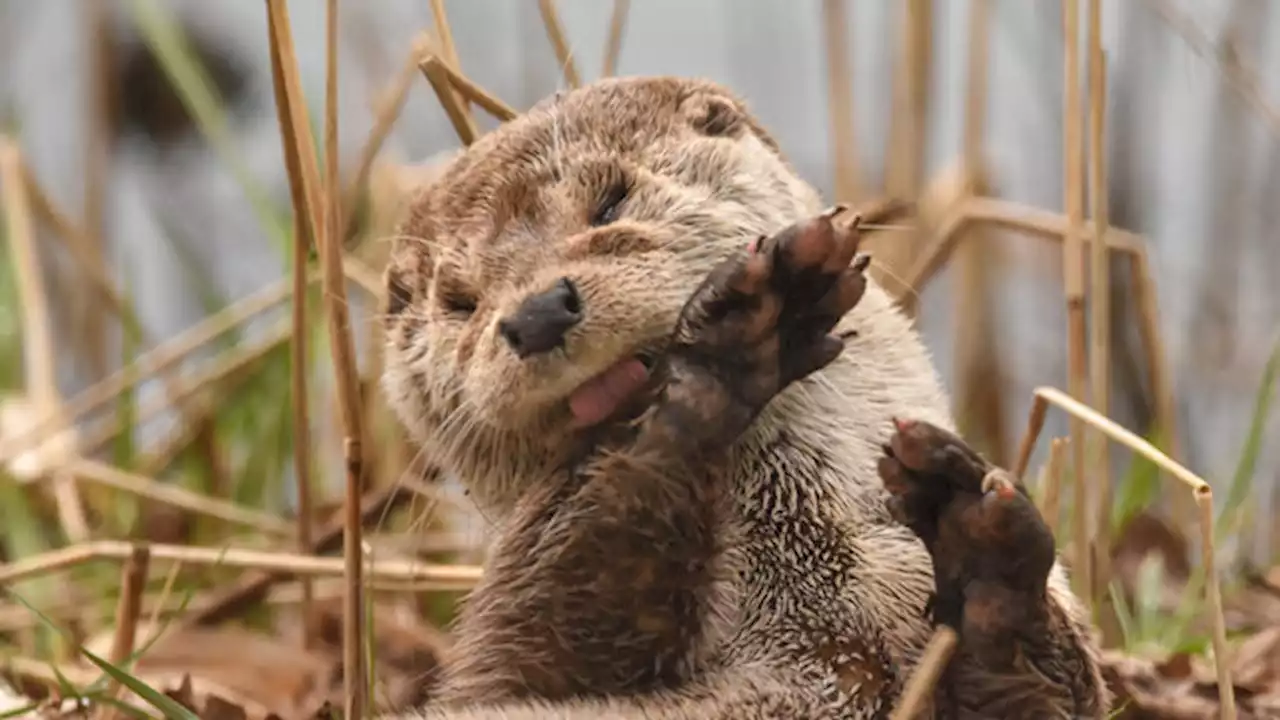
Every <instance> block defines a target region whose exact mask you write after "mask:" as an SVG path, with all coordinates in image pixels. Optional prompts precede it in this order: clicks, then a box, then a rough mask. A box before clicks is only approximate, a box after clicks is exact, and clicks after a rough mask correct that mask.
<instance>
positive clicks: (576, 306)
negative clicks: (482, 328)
mask: <svg viewBox="0 0 1280 720" xmlns="http://www.w3.org/2000/svg"><path fill="white" fill-rule="evenodd" d="M581 320H582V299H581V298H579V297H578V288H576V287H574V285H573V282H572V281H571V280H569V278H560V279H559V280H557V281H556V284H555V285H553V286H552V287H551V289H550V290H548V291H546V292H543V293H539V294H537V295H533V296H530V297H528V298H525V301H524V302H522V303H520V307H518V308H516V311H515V312H514V313H512V314H511V315H508V316H507V317H505V318H503V319H501V320H499V321H498V332H500V333H502V337H503V338H504V339H505V340H506V341H507V344H508V345H510V346H511V349H512V350H514V351H515V353H516V355H518V356H519V357H522V358H524V357H529V356H530V355H538V354H540V353H544V352H549V351H551V350H554V349H555V348H557V347H560V346H561V345H563V344H564V334H565V333H566V332H569V328H571V327H573V326H574V325H577V324H578V323H579V322H580V321H581Z"/></svg>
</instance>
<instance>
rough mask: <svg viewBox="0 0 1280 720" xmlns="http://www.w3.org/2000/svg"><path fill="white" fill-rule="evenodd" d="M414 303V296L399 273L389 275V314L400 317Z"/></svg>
mask: <svg viewBox="0 0 1280 720" xmlns="http://www.w3.org/2000/svg"><path fill="white" fill-rule="evenodd" d="M411 302H413V294H412V293H411V292H409V287H408V286H407V285H405V284H404V280H402V279H401V278H400V275H399V274H397V273H388V274H387V314H388V315H399V314H400V313H402V312H404V309H405V308H407V307H409V303H411Z"/></svg>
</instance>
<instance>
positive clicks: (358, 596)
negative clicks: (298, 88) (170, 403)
mask: <svg viewBox="0 0 1280 720" xmlns="http://www.w3.org/2000/svg"><path fill="white" fill-rule="evenodd" d="M324 110H325V112H324V160H325V163H324V165H325V190H326V195H327V197H326V204H325V210H326V213H325V221H326V222H325V226H324V227H325V229H324V232H323V233H321V234H319V235H318V238H317V239H318V240H319V239H321V238H322V240H320V243H319V244H320V248H319V250H320V262H321V268H322V269H323V271H324V279H323V282H324V290H325V292H324V299H325V310H326V313H325V314H326V316H327V317H328V320H329V344H330V352H331V353H332V355H333V366H334V367H333V369H334V374H335V376H336V380H337V387H338V401H339V407H340V408H341V413H342V432H343V436H344V438H343V454H344V457H345V459H346V466H347V473H346V498H345V502H344V510H345V513H344V515H345V523H344V528H343V556H344V560H345V562H344V566H345V573H344V577H345V578H346V583H347V592H346V597H345V598H344V600H345V602H344V603H343V614H342V622H343V633H342V648H343V673H342V676H343V680H344V685H345V693H344V694H345V698H346V704H345V711H346V712H345V713H344V715H343V717H344V718H347V720H359V719H360V717H361V716H362V715H363V714H364V712H365V710H366V707H365V705H366V702H365V692H366V688H365V681H366V678H365V667H366V665H365V657H364V642H363V637H364V632H363V631H364V611H363V606H364V590H363V588H362V587H361V585H362V583H361V576H362V571H363V563H362V561H361V560H362V559H361V554H360V547H361V542H360V534H361V531H362V530H363V527H362V525H361V515H360V496H361V493H362V491H363V489H364V481H363V477H362V472H361V471H362V465H363V458H362V457H361V441H362V439H363V431H362V427H361V417H360V379H359V375H358V371H357V369H356V359H355V348H354V346H353V344H352V337H351V321H350V318H349V316H348V306H347V290H346V275H345V274H344V273H343V271H342V235H341V233H342V227H343V226H342V185H341V182H342V180H341V178H340V177H339V175H338V0H328V2H327V3H326V6H325V104H324Z"/></svg>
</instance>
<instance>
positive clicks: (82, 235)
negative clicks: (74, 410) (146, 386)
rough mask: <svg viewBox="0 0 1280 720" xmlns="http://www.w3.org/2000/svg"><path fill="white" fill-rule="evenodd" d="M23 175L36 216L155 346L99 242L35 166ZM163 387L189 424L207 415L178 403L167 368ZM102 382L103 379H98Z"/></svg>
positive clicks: (127, 324) (129, 327) (131, 328)
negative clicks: (99, 254) (56, 198)
mask: <svg viewBox="0 0 1280 720" xmlns="http://www.w3.org/2000/svg"><path fill="white" fill-rule="evenodd" d="M21 164H22V176H23V182H25V183H26V187H27V194H28V196H29V198H30V200H31V207H32V211H33V213H34V215H35V217H36V218H37V219H38V220H40V221H42V222H44V223H45V224H47V225H48V226H49V227H50V228H52V230H53V233H54V237H56V238H58V240H59V241H61V242H62V244H63V246H64V247H66V248H67V250H68V251H69V252H70V254H71V257H72V260H74V261H75V262H76V264H77V265H79V267H80V269H81V270H82V271H84V273H85V275H86V276H87V277H88V278H89V283H90V286H91V287H92V288H93V290H94V292H95V294H96V295H98V296H99V297H100V298H101V300H102V301H103V304H104V305H105V306H106V307H108V308H109V309H110V310H111V311H112V312H113V313H114V314H115V315H116V317H117V318H119V319H120V322H121V324H122V325H123V326H124V329H125V331H126V332H129V333H133V334H134V336H135V337H137V339H138V340H139V341H140V342H141V343H142V344H143V345H144V346H149V345H152V344H153V339H152V338H151V335H150V333H148V332H147V329H146V328H145V327H143V325H142V322H141V320H139V319H138V316H137V314H136V313H135V312H134V309H133V306H132V305H131V304H130V303H129V302H127V301H126V300H125V299H124V297H123V296H122V295H121V294H120V291H119V289H117V288H116V285H115V281H114V280H112V278H111V277H110V276H109V275H108V274H107V269H106V267H105V266H104V265H103V264H102V262H100V258H96V257H95V255H94V251H93V249H92V248H93V245H94V242H95V240H94V239H93V238H92V237H91V236H90V234H89V233H88V232H86V231H85V230H83V229H82V228H80V227H77V226H76V224H75V223H74V222H72V221H71V219H70V218H69V217H67V215H66V213H64V212H63V211H62V210H61V209H60V208H58V206H57V204H56V203H54V202H53V199H52V198H50V197H49V195H48V193H46V192H45V190H44V188H43V187H41V186H40V183H39V182H38V181H37V180H36V177H35V174H34V173H33V172H31V167H30V166H29V165H28V164H27V163H25V162H23V163H21ZM158 377H159V379H160V383H161V387H162V389H163V390H164V392H165V394H166V396H167V397H168V400H169V402H170V404H171V405H173V407H174V409H175V410H177V412H178V413H179V414H180V415H181V416H182V417H183V419H184V420H185V421H186V422H191V421H192V417H193V416H195V415H199V414H201V413H202V412H206V411H207V408H203V407H188V405H187V404H186V403H182V402H178V401H176V400H174V399H173V398H174V397H175V393H176V389H175V388H176V387H177V385H176V383H177V373H176V371H174V370H173V369H172V368H170V369H166V370H165V371H164V372H160V373H158ZM98 380H101V378H98Z"/></svg>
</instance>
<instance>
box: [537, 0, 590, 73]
mask: <svg viewBox="0 0 1280 720" xmlns="http://www.w3.org/2000/svg"><path fill="white" fill-rule="evenodd" d="M538 12H540V13H542V24H543V26H544V27H546V29H547V39H548V40H550V41H551V47H552V49H553V50H555V53H556V60H557V61H559V63H560V71H561V72H563V73H564V82H565V84H566V85H568V86H569V88H570V89H572V88H576V87H578V86H580V85H581V84H582V82H581V81H580V80H579V78H578V68H577V67H576V66H575V65H574V62H573V50H571V49H570V48H569V41H568V40H566V39H565V35H564V26H563V25H561V24H560V14H559V13H557V12H556V4H555V0H538Z"/></svg>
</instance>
